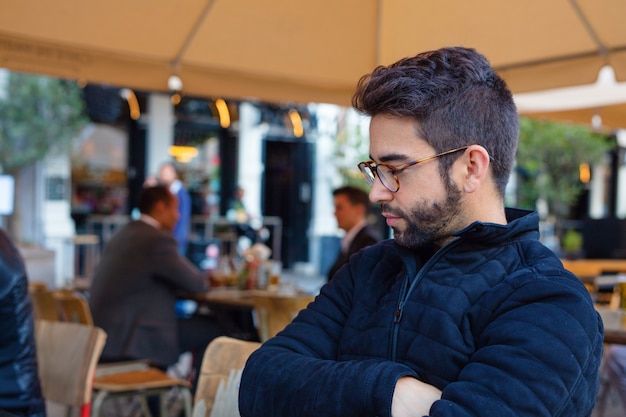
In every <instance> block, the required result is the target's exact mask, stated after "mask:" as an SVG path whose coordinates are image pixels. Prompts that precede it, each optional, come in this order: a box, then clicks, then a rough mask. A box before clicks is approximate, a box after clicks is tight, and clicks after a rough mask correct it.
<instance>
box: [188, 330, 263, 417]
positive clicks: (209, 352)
mask: <svg viewBox="0 0 626 417" xmlns="http://www.w3.org/2000/svg"><path fill="white" fill-rule="evenodd" d="M259 346H261V344H260V343H258V342H249V341H245V340H239V339H234V338H231V337H227V336H220V337H217V338H215V339H213V341H211V343H209V346H208V347H207V348H206V350H205V351H204V356H203V358H202V368H201V369H200V375H199V376H198V386H197V388H196V394H195V400H194V403H195V404H194V413H193V415H194V417H209V416H210V415H211V410H212V409H213V406H214V404H216V395H217V391H218V387H219V386H220V384H222V385H224V384H227V383H229V379H232V377H231V375H232V374H233V373H236V372H240V371H241V369H242V368H243V366H244V365H245V364H246V360H247V359H248V356H250V354H252V352H254V351H255V350H257V349H258V348H259ZM230 382H233V381H230ZM235 388H236V387H235ZM228 391H229V393H230V394H231V396H232V395H234V396H235V398H224V399H223V402H224V403H230V404H233V407H236V404H237V398H236V395H237V389H234V390H233V389H231V390H228ZM201 410H204V412H202V411H201ZM234 411H237V412H238V409H237V410H234ZM236 415H239V414H236Z"/></svg>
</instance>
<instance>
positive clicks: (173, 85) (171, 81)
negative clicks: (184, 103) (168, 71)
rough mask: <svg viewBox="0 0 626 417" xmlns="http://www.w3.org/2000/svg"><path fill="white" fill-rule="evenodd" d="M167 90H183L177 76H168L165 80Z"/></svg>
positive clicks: (181, 82)
mask: <svg viewBox="0 0 626 417" xmlns="http://www.w3.org/2000/svg"><path fill="white" fill-rule="evenodd" d="M167 88H168V89H169V90H170V91H181V90H182V89H183V80H181V79H180V77H179V76H178V75H170V78H168V79H167Z"/></svg>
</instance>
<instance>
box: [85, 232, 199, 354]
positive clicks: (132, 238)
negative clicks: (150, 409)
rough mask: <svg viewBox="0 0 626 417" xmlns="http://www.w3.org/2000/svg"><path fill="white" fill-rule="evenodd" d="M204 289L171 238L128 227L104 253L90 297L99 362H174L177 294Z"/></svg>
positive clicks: (176, 352)
mask: <svg viewBox="0 0 626 417" xmlns="http://www.w3.org/2000/svg"><path fill="white" fill-rule="evenodd" d="M206 285H207V280H206V276H205V273H203V272H202V271H200V270H199V269H197V268H196V267H195V266H194V265H193V264H192V263H191V262H190V261H189V260H187V259H186V258H185V257H183V256H181V255H179V253H178V251H177V246H176V240H175V239H174V237H173V236H172V235H171V234H169V233H167V232H165V231H163V230H160V229H157V228H155V227H153V226H151V225H149V224H147V223H145V222H143V221H133V222H130V223H128V224H127V225H126V226H124V227H123V228H122V229H121V230H120V231H119V232H118V233H117V234H116V235H115V236H114V237H113V238H112V239H111V240H110V242H109V243H108V244H107V245H106V247H105V248H104V251H103V253H102V257H101V259H100V263H99V265H98V268H97V270H96V273H95V275H94V279H93V284H92V288H91V292H90V297H89V305H90V307H91V312H92V315H93V319H94V324H95V325H96V326H100V327H102V328H103V329H104V330H105V331H106V332H107V335H108V337H107V342H106V345H105V346H104V351H103V352H102V357H103V359H129V358H132V359H141V358H144V359H149V360H150V361H152V362H153V363H154V364H156V365H159V366H167V365H170V364H172V363H174V362H176V360H177V358H178V355H179V346H178V327H177V318H176V313H175V303H176V292H177V291H179V290H183V291H186V292H202V291H205V290H206Z"/></svg>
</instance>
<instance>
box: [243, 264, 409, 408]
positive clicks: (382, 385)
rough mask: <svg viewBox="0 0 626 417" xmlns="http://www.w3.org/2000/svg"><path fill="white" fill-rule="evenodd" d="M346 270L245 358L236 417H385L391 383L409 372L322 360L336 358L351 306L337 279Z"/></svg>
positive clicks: (370, 362) (379, 362)
mask: <svg viewBox="0 0 626 417" xmlns="http://www.w3.org/2000/svg"><path fill="white" fill-rule="evenodd" d="M348 269H349V268H347V267H344V268H342V269H341V270H340V271H339V272H338V274H337V276H336V277H335V278H334V279H333V282H332V283H331V285H327V286H325V287H324V288H322V291H321V294H320V295H318V296H317V298H316V299H315V301H314V302H313V303H311V304H310V305H309V307H308V308H307V309H305V310H303V311H301V312H300V314H299V315H298V316H297V317H296V319H295V320H294V321H293V322H292V323H291V324H289V325H288V326H287V327H286V329H285V330H284V331H283V332H281V333H279V334H278V335H277V336H276V337H274V338H272V339H270V340H268V341H267V342H265V344H264V345H263V346H262V347H261V348H260V349H259V350H257V351H256V352H254V353H253V354H252V355H251V356H250V358H249V359H248V362H247V364H246V366H245V368H244V371H243V375H242V379H241V386H240V390H239V410H240V413H241V416H242V417H263V416H267V417H278V416H289V417H298V416H316V417H317V416H325V417H333V416H346V417H348V416H349V417H354V416H364V417H366V416H372V417H374V416H382V417H387V416H390V413H391V399H392V397H393V390H394V388H395V384H396V381H397V379H398V378H400V377H401V376H405V375H411V376H416V373H415V372H414V371H413V370H411V369H410V368H409V367H407V366H406V365H403V364H400V363H395V362H391V361H389V360H385V359H382V358H376V357H370V358H368V359H364V360H363V359H360V360H343V361H338V360H330V359H323V358H336V357H337V351H338V346H339V344H340V341H339V339H340V337H341V334H342V328H343V325H344V322H345V320H346V315H347V314H348V312H349V311H350V309H351V307H352V306H351V296H350V294H351V293H352V291H351V289H350V288H348V281H349V280H346V279H342V278H343V277H342V276H341V275H342V274H345V273H348ZM339 283H340V284H339ZM344 284H345V285H344ZM342 286H343V288H342Z"/></svg>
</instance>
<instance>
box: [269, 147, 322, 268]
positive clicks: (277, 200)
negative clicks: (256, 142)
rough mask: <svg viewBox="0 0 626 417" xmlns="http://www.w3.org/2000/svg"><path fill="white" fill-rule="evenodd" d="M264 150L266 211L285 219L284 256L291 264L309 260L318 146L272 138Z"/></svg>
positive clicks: (282, 246)
mask: <svg viewBox="0 0 626 417" xmlns="http://www.w3.org/2000/svg"><path fill="white" fill-rule="evenodd" d="M263 153H264V155H263V160H264V161H265V172H264V175H263V183H262V186H263V193H262V195H263V202H262V205H263V214H264V215H265V216H278V217H280V218H281V219H282V221H283V236H282V244H281V248H282V250H281V252H282V253H281V259H282V261H283V267H284V268H290V267H291V266H292V265H293V263H294V262H308V261H309V239H308V235H309V224H310V222H311V197H312V195H313V189H312V184H313V181H312V178H313V165H312V161H313V160H314V146H313V145H312V144H310V143H307V142H304V141H302V142H289V141H285V140H280V139H273V138H268V139H266V140H265V143H264V149H263Z"/></svg>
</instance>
